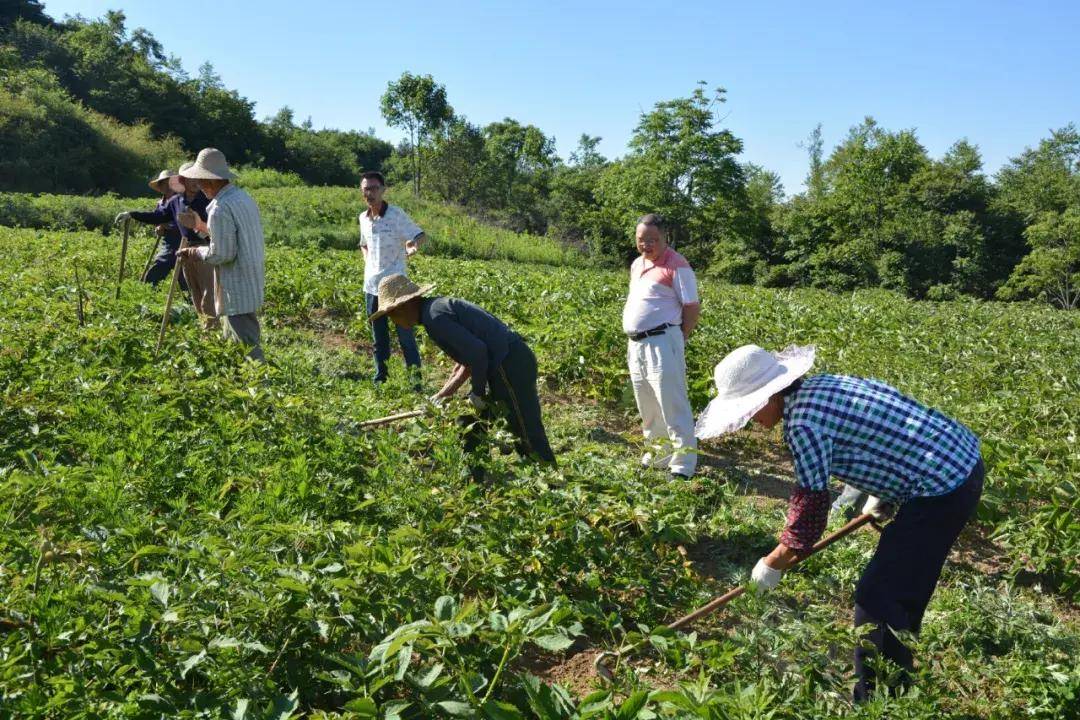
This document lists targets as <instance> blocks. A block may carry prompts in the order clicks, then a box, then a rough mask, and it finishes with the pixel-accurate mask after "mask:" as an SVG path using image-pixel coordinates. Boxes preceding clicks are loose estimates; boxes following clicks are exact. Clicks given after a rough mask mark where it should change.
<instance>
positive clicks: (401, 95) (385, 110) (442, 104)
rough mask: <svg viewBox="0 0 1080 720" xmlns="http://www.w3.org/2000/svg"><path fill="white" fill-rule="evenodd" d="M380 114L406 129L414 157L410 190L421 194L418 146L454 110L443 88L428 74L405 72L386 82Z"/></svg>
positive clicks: (441, 126) (442, 123) (447, 118)
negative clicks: (411, 188) (394, 79)
mask: <svg viewBox="0 0 1080 720" xmlns="http://www.w3.org/2000/svg"><path fill="white" fill-rule="evenodd" d="M382 114H383V117H384V118H386V122H387V123H388V124H389V125H390V126H391V127H398V128H404V129H406V130H408V132H409V146H410V147H411V148H412V158H413V192H415V193H416V194H417V195H419V194H420V188H421V185H420V176H421V167H420V163H421V161H420V154H421V153H420V148H421V146H422V145H424V144H425V141H426V139H427V138H428V137H429V136H430V135H431V134H432V133H434V132H437V131H438V130H441V129H442V128H443V127H445V125H446V124H447V123H448V122H450V120H451V119H452V118H453V117H454V109H453V108H452V107H451V106H450V103H449V102H447V100H446V88H445V87H444V86H442V85H439V84H438V83H436V82H435V80H434V78H432V77H431V75H423V76H420V75H413V74H412V73H409V72H405V73H402V74H401V77H400V78H398V79H397V80H396V81H391V82H389V83H388V84H387V88H386V92H385V93H383V96H382Z"/></svg>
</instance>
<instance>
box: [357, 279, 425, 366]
mask: <svg viewBox="0 0 1080 720" xmlns="http://www.w3.org/2000/svg"><path fill="white" fill-rule="evenodd" d="M364 296H365V298H366V300H367V313H368V315H369V316H370V315H371V314H372V313H374V312H375V311H377V310H378V309H379V296H378V295H372V294H371V293H364ZM394 327H397V326H396V325H395V326H394ZM371 334H372V336H373V338H374V340H375V382H382V381H384V380H386V363H387V361H388V360H389V359H390V318H388V317H386V316H385V315H383V316H382V317H381V318H379V319H378V320H376V321H375V322H373V323H371ZM397 337H398V344H399V345H401V354H402V355H404V356H405V365H406V366H407V367H410V368H419V367H420V350H419V349H417V347H416V335H415V334H414V333H413V331H412V329H411V328H410V329H408V330H406V329H405V328H403V327H397Z"/></svg>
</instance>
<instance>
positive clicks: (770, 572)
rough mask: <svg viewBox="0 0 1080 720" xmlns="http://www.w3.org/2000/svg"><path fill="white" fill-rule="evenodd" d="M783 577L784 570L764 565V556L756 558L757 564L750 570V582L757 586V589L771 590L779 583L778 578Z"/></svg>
mask: <svg viewBox="0 0 1080 720" xmlns="http://www.w3.org/2000/svg"><path fill="white" fill-rule="evenodd" d="M783 577H784V571H783V570H777V569H775V568H771V567H769V566H768V565H766V564H765V558H761V559H760V560H758V561H757V565H755V566H754V569H753V570H752V571H751V572H750V582H751V584H753V585H754V586H755V587H757V589H758V590H772V589H773V588H774V587H776V586H777V585H779V584H780V580H781V578H783Z"/></svg>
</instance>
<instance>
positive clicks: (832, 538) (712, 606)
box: [593, 515, 874, 682]
mask: <svg viewBox="0 0 1080 720" xmlns="http://www.w3.org/2000/svg"><path fill="white" fill-rule="evenodd" d="M873 519H874V517H873V516H872V515H860V516H858V517H857V518H855V519H853V520H851V521H850V522H848V523H847V524H846V525H844V526H843V527H841V528H840V529H839V530H837V531H836V532H834V533H831V534H829V535H827V536H825V537H823V538H822V539H821V540H818V541H817V542H816V543H814V547H813V548H812V549H811V550H810V552H809V553H807V554H806V555H804V556H803V557H801V558H799V560H797V561H796V562H795V565H798V564H799V563H800V562H802V561H803V560H805V559H806V558H808V557H810V556H811V555H814V554H815V553H818V552H820V551H821V550H824V549H825V548H827V547H828V546H830V545H832V544H833V543H834V542H836V541H837V540H839V539H841V538H844V537H847V536H848V535H850V534H851V533H853V532H855V531H856V530H858V529H859V528H861V527H862V526H863V525H866V524H868V523H869V522H871V521H872V520H873ZM795 565H793V566H792V567H794V566H795ZM746 589H747V586H746V585H740V586H739V587H737V588H735V589H733V590H729V591H727V592H726V593H724V594H723V595H721V596H719V597H717V598H714V599H712V600H710V601H709V602H708V603H706V604H705V605H702V606H701V607H699V608H698V609H697V610H694V611H693V612H692V613H690V614H689V615H684V616H683V617H681V618H679V619H678V620H676V621H674V622H672V623H670V624H668V625H667V629H668V630H679V629H681V628H684V627H686V626H687V625H690V624H691V623H693V622H694V621H696V620H700V619H701V618H703V617H705V616H706V615H710V614H712V613H713V612H715V611H717V610H719V609H720V608H722V607H723V606H725V605H727V604H728V603H729V602H731V601H732V600H734V599H735V598H737V597H739V596H740V595H742V594H743V593H745V592H746ZM644 642H647V640H640V641H638V642H636V643H634V644H633V645H630V646H629V647H625V648H620V649H619V650H616V651H614V652H612V651H610V650H605V651H604V652H602V653H600V654H599V655H597V656H596V660H595V661H593V668H594V669H595V670H596V674H597V675H599V676H600V677H602V678H604V679H605V680H607V681H608V682H611V681H612V680H614V679H615V671H614V668H612V667H609V663H610V662H611V661H614V662H615V664H616V666H617V665H618V662H619V661H620V660H622V658H623V656H624V655H627V654H629V653H632V652H634V651H636V650H637V649H638V648H639V647H641V645H642V643H644Z"/></svg>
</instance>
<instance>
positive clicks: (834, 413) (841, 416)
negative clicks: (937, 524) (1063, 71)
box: [781, 375, 979, 550]
mask: <svg viewBox="0 0 1080 720" xmlns="http://www.w3.org/2000/svg"><path fill="white" fill-rule="evenodd" d="M784 440H785V442H787V445H788V447H789V448H790V449H791V454H792V457H793V460H794V463H795V481H796V483H797V484H798V488H796V491H795V493H794V494H793V495H792V500H791V506H790V508H789V509H790V511H789V513H788V523H787V529H786V530H785V531H784V535H783V536H782V537H781V542H783V543H784V544H785V545H788V546H789V547H794V548H796V549H800V550H805V549H807V548H808V547H809V545H812V544H813V543H814V541H816V540H817V538H818V537H819V536H820V535H821V532H822V531H823V530H824V529H825V520H826V519H827V516H828V513H827V509H828V492H827V488H828V483H829V478H830V477H832V476H835V477H838V478H840V479H841V480H843V481H844V482H846V483H847V484H848V485H851V486H852V487H855V488H858V489H859V490H862V491H864V492H867V493H869V494H871V495H874V496H876V497H879V498H881V499H883V500H886V501H888V502H891V503H894V504H896V505H901V504H903V503H904V502H905V501H907V500H909V499H910V498H915V497H933V496H935V495H944V494H946V493H948V492H951V491H953V490H955V489H956V488H957V487H959V486H960V485H961V484H962V483H963V482H964V481H965V480H966V479H967V477H968V475H969V474H970V473H971V470H972V469H973V468H974V467H975V463H976V462H978V460H979V439H978V438H977V437H975V435H974V434H973V433H972V432H971V431H970V430H968V429H967V428H966V427H964V426H963V425H961V424H960V423H959V422H957V421H955V420H953V419H951V418H948V417H946V416H945V415H942V414H941V413H939V412H937V411H936V410H932V409H930V408H928V407H926V406H924V405H922V404H920V403H918V402H916V401H915V400H912V399H911V398H909V397H907V396H905V395H902V394H901V393H900V392H898V391H897V390H895V389H894V388H892V387H890V386H888V385H886V384H885V383H882V382H878V381H876V380H864V379H861V378H854V377H845V376H842V375H816V376H814V377H810V378H807V379H806V380H804V381H803V383H802V386H801V387H800V388H799V389H798V390H796V391H795V392H794V393H792V394H791V395H789V396H788V397H787V399H786V400H785V402H784Z"/></svg>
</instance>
